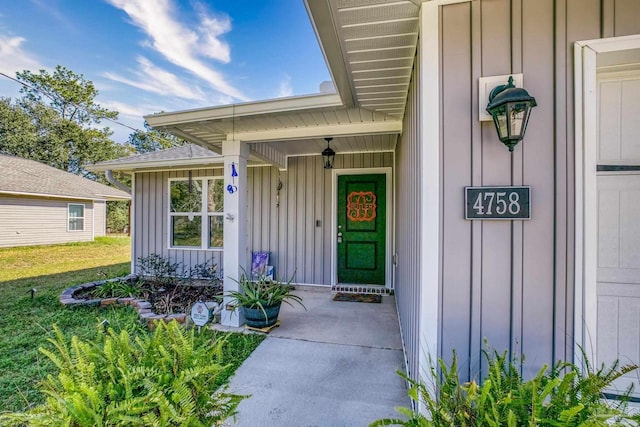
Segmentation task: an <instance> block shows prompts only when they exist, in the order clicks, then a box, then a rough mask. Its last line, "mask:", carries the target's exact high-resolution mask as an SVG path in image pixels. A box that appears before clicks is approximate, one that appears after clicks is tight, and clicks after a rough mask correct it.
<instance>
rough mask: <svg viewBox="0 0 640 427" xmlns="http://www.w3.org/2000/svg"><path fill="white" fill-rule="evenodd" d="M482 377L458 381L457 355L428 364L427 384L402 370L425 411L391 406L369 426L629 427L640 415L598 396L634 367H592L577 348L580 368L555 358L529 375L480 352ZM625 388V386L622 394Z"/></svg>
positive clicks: (498, 357)
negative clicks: (391, 414) (395, 414)
mask: <svg viewBox="0 0 640 427" xmlns="http://www.w3.org/2000/svg"><path fill="white" fill-rule="evenodd" d="M484 356H485V359H486V361H487V365H488V370H487V376H486V378H485V379H484V380H483V381H482V383H481V384H478V383H476V382H475V381H471V382H469V383H462V382H461V381H460V377H459V375H458V361H457V356H456V354H455V353H454V354H453V361H452V364H451V366H447V365H446V364H445V363H444V362H443V361H442V360H440V361H439V362H438V367H439V369H436V367H434V366H432V368H431V372H430V375H431V378H430V379H431V381H433V383H432V385H433V387H432V388H431V389H430V388H429V387H428V386H427V385H426V384H425V383H421V382H417V381H414V380H411V379H409V378H408V377H406V376H405V375H404V374H400V375H402V376H403V377H404V378H405V379H406V380H407V381H408V383H409V384H410V388H409V397H410V398H411V399H412V400H413V401H414V402H416V403H418V402H422V404H423V405H424V407H425V409H426V410H425V413H421V412H418V411H414V410H412V409H409V408H397V410H398V411H399V412H400V414H401V415H403V416H404V417H405V418H387V419H382V420H378V421H375V422H373V423H372V424H371V426H372V427H378V426H388V425H400V426H411V427H431V426H435V427H454V426H455V427H472V426H473V427H501V426H507V427H521V426H528V427H534V426H562V427H572V426H576V427H577V426H594V427H595V426H617V425H620V426H630V425H640V424H638V423H640V415H630V414H629V413H628V411H627V410H626V409H627V408H626V402H625V400H624V398H623V399H622V400H621V401H618V402H607V401H605V400H604V395H603V393H604V390H605V389H606V388H607V387H608V386H609V385H610V384H611V383H612V382H613V381H615V380H616V379H618V378H620V377H621V376H622V375H625V374H627V373H629V372H631V371H633V370H635V369H637V366H635V365H629V366H622V367H621V366H620V365H619V363H617V362H616V363H614V364H613V365H611V366H609V367H605V366H604V365H603V366H602V367H600V368H599V369H597V370H594V369H593V367H592V366H591V365H590V363H589V362H588V359H587V358H586V355H585V354H584V352H583V357H584V360H585V366H586V369H584V370H580V369H579V368H578V367H577V366H576V365H573V364H571V363H567V362H559V363H557V364H555V365H554V366H553V367H552V368H551V369H549V368H548V367H547V366H543V367H542V368H541V369H540V370H539V371H538V373H537V374H536V375H535V376H534V377H533V378H531V379H529V380H526V381H525V380H524V379H523V377H522V376H521V374H520V369H519V365H520V362H516V361H512V360H509V359H508V356H507V352H504V353H501V354H500V353H498V352H495V351H493V352H489V351H484ZM434 390H435V393H433V391H434ZM630 392H631V390H627V393H626V396H628V394H629V393H630Z"/></svg>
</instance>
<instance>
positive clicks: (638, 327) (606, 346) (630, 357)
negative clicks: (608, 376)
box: [595, 284, 640, 396]
mask: <svg viewBox="0 0 640 427" xmlns="http://www.w3.org/2000/svg"><path fill="white" fill-rule="evenodd" d="M604 285H607V284H604ZM599 286H600V284H599ZM627 286H628V285H627ZM628 288H629V289H627V293H635V294H636V296H635V297H630V296H624V297H618V296H607V295H602V296H600V295H599V296H598V331H597V337H598V357H597V364H596V365H595V367H596V368H599V367H600V365H601V364H602V363H604V364H605V365H606V366H611V365H612V364H613V363H614V362H615V361H616V360H618V361H619V362H620V365H623V366H624V365H630V364H636V363H638V361H640V336H639V334H638V331H640V289H639V288H640V286H637V285H631V286H628ZM637 381H638V373H637V372H635V371H634V372H631V373H630V374H627V375H626V376H624V377H622V378H620V379H619V380H617V381H615V382H614V383H613V384H612V387H611V388H609V390H608V392H610V393H617V394H621V393H623V392H625V391H626V389H627V388H628V387H629V385H630V384H632V383H635V382H637ZM638 392H640V390H638V385H637V384H636V385H635V386H634V393H633V394H634V395H635V396H638Z"/></svg>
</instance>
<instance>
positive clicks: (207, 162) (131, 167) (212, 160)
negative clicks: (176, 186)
mask: <svg viewBox="0 0 640 427" xmlns="http://www.w3.org/2000/svg"><path fill="white" fill-rule="evenodd" d="M216 164H224V160H223V159H222V157H198V158H196V159H181V160H159V161H154V162H131V163H121V164H109V165H90V166H86V167H85V169H87V170H88V171H91V172H104V171H107V170H112V171H119V172H120V171H122V172H126V171H135V170H137V169H149V168H155V169H158V168H172V167H182V166H211V165H216Z"/></svg>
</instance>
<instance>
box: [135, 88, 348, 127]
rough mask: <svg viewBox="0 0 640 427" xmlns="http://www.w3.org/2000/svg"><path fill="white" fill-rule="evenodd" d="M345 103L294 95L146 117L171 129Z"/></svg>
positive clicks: (334, 98)
mask: <svg viewBox="0 0 640 427" xmlns="http://www.w3.org/2000/svg"><path fill="white" fill-rule="evenodd" d="M341 106H342V100H341V99H340V96H339V95H338V94H335V93H331V94H319V95H309V96H295V97H290V98H280V99H272V100H268V101H258V102H248V103H244V104H232V105H224V106H221V107H207V108H199V109H195V110H185V111H176V112H172V113H158V114H150V115H147V116H144V118H145V120H146V121H147V123H149V125H150V126H152V127H154V126H171V125H178V124H183V123H192V122H200V121H205V120H219V119H226V118H233V117H243V116H256V115H261V114H273V113H280V112H285V111H299V110H307V109H317V108H327V107H341Z"/></svg>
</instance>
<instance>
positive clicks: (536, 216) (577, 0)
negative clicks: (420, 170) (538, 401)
mask: <svg viewBox="0 0 640 427" xmlns="http://www.w3.org/2000/svg"><path fill="white" fill-rule="evenodd" d="M639 16H640V2H638V1H636V0H556V1H554V0H522V1H508V0H479V1H473V2H469V3H460V4H452V5H445V6H442V8H441V41H442V52H443V54H442V58H441V76H442V84H443V93H444V94H446V96H443V97H442V106H443V110H442V112H443V115H442V117H443V122H442V134H443V159H442V160H443V171H444V175H443V183H442V192H443V195H444V201H443V233H444V234H443V240H442V256H443V259H442V288H441V297H442V312H441V316H442V332H441V340H440V342H441V343H442V344H441V349H440V354H441V356H442V357H444V358H445V359H450V356H451V351H452V349H456V351H457V353H458V355H459V357H460V360H461V362H462V364H463V366H462V367H461V368H462V369H465V370H466V369H468V371H467V375H468V376H469V377H470V378H472V377H475V375H476V374H477V373H478V372H479V371H480V369H481V357H480V350H481V348H482V347H483V341H484V340H485V339H486V340H487V341H488V344H489V345H490V346H491V347H494V348H496V349H499V350H503V349H508V350H509V351H510V352H511V354H512V355H513V356H516V355H520V354H524V355H525V356H526V359H527V363H526V367H527V369H530V370H531V371H535V370H537V369H538V368H539V367H540V366H541V365H542V364H543V363H550V362H552V361H554V360H559V359H564V360H571V359H572V357H573V354H572V345H573V340H572V331H573V320H572V319H573V270H574V263H573V246H572V245H573V243H572V242H573V233H574V232H573V229H574V221H573V216H574V206H573V197H574V194H573V186H574V184H573V176H574V158H573V153H574V137H573V120H574V114H573V102H574V101H573V47H572V45H573V42H574V41H577V40H588V39H595V38H599V37H602V36H607V37H608V36H622V35H628V34H632V33H639V32H640V19H638V17H639ZM520 72H522V73H523V74H524V86H525V87H526V89H527V90H528V91H529V93H531V94H532V95H534V96H535V97H536V100H537V101H538V107H537V108H536V109H534V111H533V113H532V117H531V120H530V125H529V128H528V130H527V135H526V138H525V140H524V141H523V142H521V143H520V144H519V146H518V147H517V148H516V150H515V152H514V153H513V154H509V152H508V151H507V149H506V148H505V147H504V146H503V145H502V144H501V143H500V142H499V141H498V139H497V137H496V134H495V129H494V127H493V124H492V123H490V122H483V123H482V124H481V123H480V122H479V121H478V117H477V110H476V106H477V103H478V100H477V93H478V78H480V77H483V76H491V75H500V74H509V73H520ZM467 185H483V186H489V185H530V186H531V188H532V219H531V220H530V221H522V222H519V221H514V222H498V221H495V222H494V221H483V222H479V221H478V222H469V221H465V220H463V202H462V200H463V193H462V189H463V187H464V186H467Z"/></svg>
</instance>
